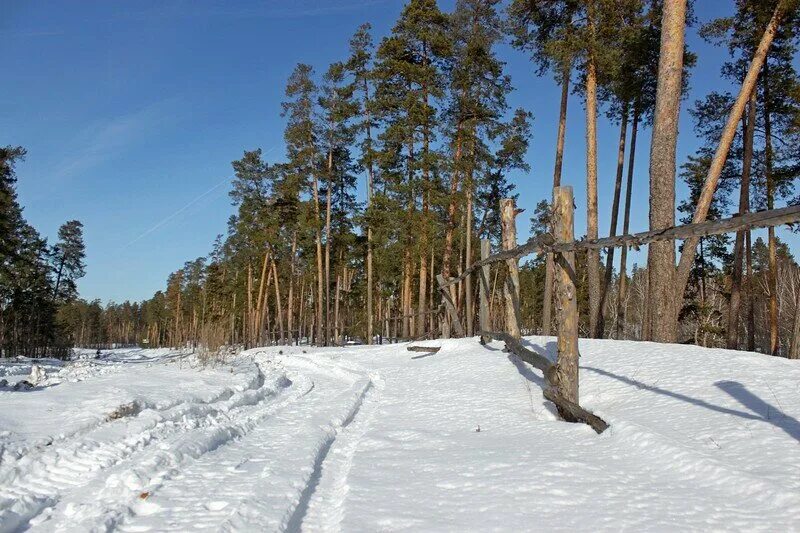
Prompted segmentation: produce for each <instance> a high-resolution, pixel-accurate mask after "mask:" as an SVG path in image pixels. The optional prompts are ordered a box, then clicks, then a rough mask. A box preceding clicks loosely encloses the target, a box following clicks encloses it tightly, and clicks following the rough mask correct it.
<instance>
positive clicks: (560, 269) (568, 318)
mask: <svg viewBox="0 0 800 533" xmlns="http://www.w3.org/2000/svg"><path fill="white" fill-rule="evenodd" d="M553 200H554V201H553V228H554V234H555V235H554V237H555V239H556V242H559V243H561V242H572V241H573V240H574V238H575V236H574V212H573V211H574V204H573V203H572V202H573V200H572V187H556V188H555V189H554V190H553ZM555 263H556V270H555V279H556V318H557V320H558V361H557V363H556V372H555V376H554V377H555V379H554V380H553V381H554V382H555V383H554V384H555V385H556V389H557V390H558V394H559V395H560V396H561V397H563V398H565V399H566V400H567V401H570V402H573V403H575V404H578V403H579V402H578V357H579V354H578V302H577V293H576V290H575V252H571V251H570V252H561V253H559V254H557V255H556V257H555ZM559 414H561V416H562V418H564V419H565V420H569V419H570V417H571V416H572V415H570V413H568V412H561V409H559Z"/></svg>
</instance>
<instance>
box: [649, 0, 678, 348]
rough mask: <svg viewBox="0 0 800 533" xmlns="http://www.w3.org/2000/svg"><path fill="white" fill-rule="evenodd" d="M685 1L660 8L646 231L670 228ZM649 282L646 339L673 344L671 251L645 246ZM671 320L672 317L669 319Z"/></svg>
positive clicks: (669, 245) (661, 244) (657, 245)
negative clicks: (658, 54)
mask: <svg viewBox="0 0 800 533" xmlns="http://www.w3.org/2000/svg"><path fill="white" fill-rule="evenodd" d="M685 29H686V0H674V1H669V2H665V3H664V13H663V16H662V22H661V53H660V56H659V60H658V87H657V89H656V107H655V113H654V121H653V134H652V138H651V144H650V229H651V230H658V229H663V228H668V227H670V226H673V225H674V224H675V149H676V144H677V141H678V118H679V115H680V105H681V92H682V89H683V54H684V38H685V35H684V34H685ZM647 266H648V268H647V271H648V277H649V291H648V299H649V302H648V307H649V312H648V321H649V327H648V328H646V330H647V333H648V336H649V337H650V338H651V339H652V340H654V341H659V342H675V340H676V339H677V336H678V323H677V312H676V311H675V309H676V308H678V309H680V306H681V304H680V302H679V301H678V302H676V301H675V296H674V295H675V286H674V281H673V280H674V278H675V245H674V243H672V242H671V241H664V242H658V243H651V244H650V245H649V250H648V257H647ZM673 316H674V317H675V318H674V319H673Z"/></svg>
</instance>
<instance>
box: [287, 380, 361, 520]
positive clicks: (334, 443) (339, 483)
mask: <svg viewBox="0 0 800 533" xmlns="http://www.w3.org/2000/svg"><path fill="white" fill-rule="evenodd" d="M376 391H377V387H376V385H375V381H374V380H373V379H372V378H370V379H369V380H368V381H367V382H366V383H365V384H364V385H363V386H362V388H361V390H360V391H359V392H358V393H357V395H356V398H355V401H354V402H353V404H352V405H351V407H350V408H349V410H348V412H347V413H346V416H345V417H344V419H340V420H333V421H331V423H330V425H329V427H328V428H327V435H326V438H325V439H324V440H323V441H322V442H321V443H320V446H319V447H318V449H317V453H316V455H315V457H314V463H313V470H312V472H311V475H310V476H309V478H308V480H307V482H306V486H305V487H304V488H303V491H302V492H301V494H300V499H299V501H298V503H297V506H296V507H295V508H294V510H293V511H292V513H291V515H290V516H289V518H288V520H287V521H286V522H285V524H284V526H283V528H282V529H283V530H284V531H289V532H295V531H301V530H313V529H326V528H325V526H326V525H327V526H334V525H336V526H338V524H339V523H340V522H341V518H342V514H343V505H344V500H345V497H346V484H347V474H348V473H349V471H350V465H351V462H352V458H353V455H354V453H355V449H356V447H357V445H358V442H359V440H360V438H361V437H362V436H363V435H364V433H365V432H366V424H367V423H368V418H367V416H368V414H365V415H363V416H360V417H359V414H360V413H362V411H363V410H364V408H365V406H367V407H371V406H372V404H373V403H374V401H373V397H374V396H375V395H376V394H377V392H376ZM357 417H358V419H357ZM356 420H357V423H356V424H354V421H356ZM321 502H322V503H321ZM323 506H327V509H321V508H322V507H323ZM327 513H332V514H328V516H324V515H326V514H327ZM321 515H322V516H321ZM322 518H325V519H326V522H328V523H327V524H323V523H321V519H322Z"/></svg>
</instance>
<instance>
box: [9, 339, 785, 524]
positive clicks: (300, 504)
mask: <svg viewBox="0 0 800 533" xmlns="http://www.w3.org/2000/svg"><path fill="white" fill-rule="evenodd" d="M528 342H530V343H531V344H533V345H536V346H538V349H540V350H543V351H545V352H552V350H553V349H554V348H553V343H552V340H551V339H546V338H536V337H532V338H530V339H529V340H528ZM433 344H436V345H441V346H442V349H441V351H440V352H439V353H437V354H435V355H430V356H429V355H425V356H422V357H420V356H416V355H414V354H413V353H409V352H407V351H406V350H405V345H395V346H383V347H355V348H349V349H343V348H330V349H314V350H312V349H310V348H304V349H303V348H283V349H279V348H269V349H259V350H252V351H250V352H247V353H246V354H245V355H242V356H239V357H238V358H236V359H235V360H234V361H233V362H232V364H229V365H227V366H222V367H218V368H216V369H200V368H193V367H191V366H190V365H189V364H188V363H187V362H186V361H185V360H182V359H179V358H175V357H174V355H173V354H166V353H163V354H160V355H159V356H158V357H145V356H144V355H142V354H134V355H136V357H133V355H129V356H126V357H120V358H119V359H116V360H114V361H112V362H110V363H108V364H97V365H95V364H84V365H81V364H79V365H74V367H68V368H65V369H63V370H62V371H61V372H60V373H59V374H58V375H57V376H56V377H55V378H53V379H52V380H51V383H50V386H47V387H43V388H40V389H37V390H34V391H31V392H28V393H19V392H10V391H0V402H2V403H3V405H4V407H6V409H3V410H2V411H0V424H2V425H1V426H0V450H2V453H1V454H0V531H16V530H21V529H31V530H34V531H105V530H118V531H128V532H139V531H188V530H195V529H208V530H214V531H219V530H223V531H301V530H302V531H384V530H392V531H396V530H405V531H412V530H413V531H417V530H426V531H430V530H434V531H445V530H446V531H453V530H459V531H461V530H469V531H475V530H480V531H485V530H498V531H509V530H512V531H521V530H592V531H595V530H619V529H636V530H656V531H663V530H692V531H700V530H708V529H716V530H742V529H747V530H754V531H776V530H781V531H800V422H798V419H799V418H800V401H798V399H800V365H797V364H795V363H794V362H790V361H785V360H778V359H773V358H768V357H765V356H760V355H755V354H744V353H737V352H727V351H724V350H703V349H699V348H692V347H677V346H663V345H658V344H651V343H626V342H611V341H585V342H583V341H582V344H581V351H582V354H583V357H582V359H581V366H582V370H581V400H582V403H583V404H584V405H586V406H587V407H588V408H590V409H593V410H594V411H595V412H597V413H598V414H599V415H601V416H603V417H604V418H605V419H606V420H607V421H608V422H610V423H611V428H610V429H609V430H608V431H607V432H606V433H604V434H603V435H601V436H597V435H595V434H594V433H593V432H592V431H591V430H590V429H589V428H588V427H585V426H582V425H573V424H566V423H563V422H559V421H557V420H556V418H555V416H554V415H553V413H552V410H551V406H549V405H548V404H547V403H546V402H544V400H543V399H542V396H541V384H542V378H541V375H540V374H539V373H538V371H534V370H532V369H530V368H529V367H527V366H526V365H524V364H523V363H521V362H519V361H517V360H515V359H514V358H513V357H509V356H508V355H507V354H506V353H503V352H502V351H501V348H502V347H501V346H500V345H499V344H494V345H491V346H488V347H481V346H480V345H479V344H478V343H477V342H476V341H474V340H470V339H465V340H458V341H441V342H433ZM306 351H307V352H308V353H305V352H306ZM551 355H552V354H551ZM676 359H679V360H680V364H676ZM137 361H138V362H137ZM0 370H2V368H1V367H0ZM53 370H57V367H54V369H53ZM7 373H9V374H14V375H17V374H20V372H19V369H18V368H16V367H15V368H14V369H13V370H12V371H8V372H7ZM73 378H75V379H73ZM111 413H116V414H115V416H109V415H110V414H111ZM117 415H119V416H117Z"/></svg>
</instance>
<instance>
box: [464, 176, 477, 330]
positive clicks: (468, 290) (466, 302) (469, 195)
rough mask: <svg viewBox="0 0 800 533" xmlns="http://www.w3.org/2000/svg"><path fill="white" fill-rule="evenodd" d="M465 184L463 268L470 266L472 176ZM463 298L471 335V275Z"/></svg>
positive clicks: (473, 311) (466, 281) (465, 284)
mask: <svg viewBox="0 0 800 533" xmlns="http://www.w3.org/2000/svg"><path fill="white" fill-rule="evenodd" d="M470 173H471V172H470ZM466 185H467V232H466V237H465V240H466V257H465V260H464V264H465V268H469V267H470V266H472V178H471V177H469V179H468V180H467V182H466ZM464 290H465V298H464V305H465V307H466V313H465V314H464V316H465V318H466V322H467V324H466V326H467V327H466V332H467V337H472V335H473V333H474V331H473V322H474V321H475V316H474V315H475V309H474V308H473V303H472V276H471V275H468V276H467V277H466V279H465V280H464Z"/></svg>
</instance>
